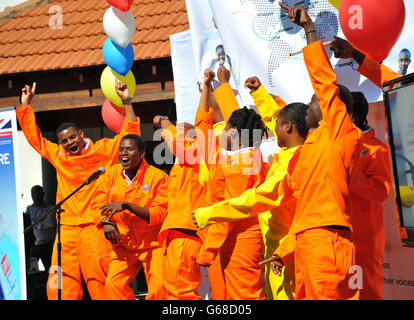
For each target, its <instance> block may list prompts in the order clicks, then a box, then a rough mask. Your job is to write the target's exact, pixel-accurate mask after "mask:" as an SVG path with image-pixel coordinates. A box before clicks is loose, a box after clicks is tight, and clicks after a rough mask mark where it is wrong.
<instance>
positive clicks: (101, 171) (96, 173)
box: [84, 167, 105, 185]
mask: <svg viewBox="0 0 414 320" xmlns="http://www.w3.org/2000/svg"><path fill="white" fill-rule="evenodd" d="M103 173H105V168H104V167H100V168H99V169H98V171H96V172H94V173H92V174H91V176H90V177H89V178H88V179H86V180H85V182H84V185H88V184H90V183H91V182H92V181H94V180H96V179H98V177H99V176H100V175H101V174H103Z"/></svg>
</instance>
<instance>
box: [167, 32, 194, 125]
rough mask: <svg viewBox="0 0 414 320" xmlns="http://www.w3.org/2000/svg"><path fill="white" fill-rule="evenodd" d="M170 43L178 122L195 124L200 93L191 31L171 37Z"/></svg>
mask: <svg viewBox="0 0 414 320" xmlns="http://www.w3.org/2000/svg"><path fill="white" fill-rule="evenodd" d="M170 43H171V63H172V69H173V74H174V91H175V104H176V109H177V122H188V123H191V124H194V120H195V114H196V112H197V108H198V104H199V101H200V93H199V91H198V87H197V73H196V71H195V70H196V66H195V61H194V53H193V44H192V41H191V33H190V31H189V30H187V31H184V32H180V33H177V34H172V35H170Z"/></svg>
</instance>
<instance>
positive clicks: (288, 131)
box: [194, 77, 308, 300]
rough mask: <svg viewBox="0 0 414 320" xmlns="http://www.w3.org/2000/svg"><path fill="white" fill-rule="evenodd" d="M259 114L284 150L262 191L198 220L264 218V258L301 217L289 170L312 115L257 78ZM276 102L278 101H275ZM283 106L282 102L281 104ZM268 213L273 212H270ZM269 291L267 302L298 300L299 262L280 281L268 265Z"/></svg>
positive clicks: (200, 214) (252, 85) (202, 211)
mask: <svg viewBox="0 0 414 320" xmlns="http://www.w3.org/2000/svg"><path fill="white" fill-rule="evenodd" d="M246 86H247V87H248V88H249V89H251V93H250V94H251V95H252V97H253V99H254V102H255V104H256V106H257V109H258V111H259V113H260V115H261V116H262V119H263V120H264V122H265V125H266V126H267V127H268V128H270V129H271V130H272V131H273V133H274V136H275V137H276V138H277V141H278V144H279V146H280V147H281V150H279V152H278V153H276V154H275V155H274V161H273V163H272V165H271V167H270V169H269V172H268V174H267V176H266V181H265V182H264V183H263V184H261V185H260V186H259V187H257V188H253V189H249V190H247V191H245V192H243V193H242V194H241V195H240V196H239V197H236V198H231V199H228V200H224V201H221V202H219V203H216V204H214V205H212V206H211V207H207V208H199V209H197V210H195V211H194V218H195V222H196V224H197V225H199V227H200V228H205V227H206V226H208V225H210V224H212V223H222V222H228V221H235V220H239V219H243V218H246V217H250V216H252V215H255V214H259V216H258V218H259V224H260V228H261V231H262V236H263V242H264V244H265V254H264V258H265V259H267V258H269V257H270V256H271V255H272V254H273V253H274V252H275V250H276V249H277V247H278V245H279V243H280V242H281V241H282V239H284V238H285V236H286V235H287V233H288V231H289V228H290V226H291V223H292V220H293V215H294V212H295V205H294V203H295V201H296V199H294V198H293V195H292V192H291V191H290V189H289V188H288V187H287V184H286V181H285V180H286V174H287V168H288V165H289V162H290V160H291V159H292V157H293V156H294V155H295V153H299V152H300V146H301V145H302V144H303V142H304V141H305V139H306V136H307V133H308V129H307V127H306V114H307V109H308V106H307V105H305V104H303V103H293V104H290V105H287V106H286V105H285V104H283V101H282V100H281V99H278V100H276V99H274V98H273V97H272V96H271V95H270V94H269V93H268V92H267V91H266V89H265V88H264V87H263V86H262V85H261V83H260V80H259V79H258V78H257V77H252V78H249V79H247V80H246ZM275 100H276V101H275ZM277 101H279V103H280V104H279V103H278V102H277ZM267 210H268V211H267ZM264 280H265V292H266V297H267V299H271V300H280V299H293V297H294V271H293V261H292V263H290V264H289V265H288V266H287V267H285V269H284V270H283V276H281V277H279V276H276V275H275V274H273V272H271V269H270V267H269V265H265V276H264Z"/></svg>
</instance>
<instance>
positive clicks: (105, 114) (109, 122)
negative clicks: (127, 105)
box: [101, 99, 125, 133]
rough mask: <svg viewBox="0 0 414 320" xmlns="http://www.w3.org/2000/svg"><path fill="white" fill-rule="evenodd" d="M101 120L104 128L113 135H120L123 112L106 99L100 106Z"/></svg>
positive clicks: (122, 109)
mask: <svg viewBox="0 0 414 320" xmlns="http://www.w3.org/2000/svg"><path fill="white" fill-rule="evenodd" d="M101 113H102V119H103V121H104V122H105V124H106V126H107V127H108V128H109V129H111V130H112V131H113V132H115V133H120V132H121V129H122V125H123V124H124V118H125V111H124V108H120V107H118V106H116V105H115V104H113V103H112V102H111V101H110V100H109V99H106V100H105V101H104V103H103V104H102V110H101Z"/></svg>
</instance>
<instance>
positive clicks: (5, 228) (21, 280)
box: [0, 110, 26, 300]
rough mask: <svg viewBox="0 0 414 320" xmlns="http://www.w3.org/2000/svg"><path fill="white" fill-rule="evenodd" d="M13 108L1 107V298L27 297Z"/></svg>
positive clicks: (17, 298) (15, 125)
mask: <svg viewBox="0 0 414 320" xmlns="http://www.w3.org/2000/svg"><path fill="white" fill-rule="evenodd" d="M17 150H18V148H17V123H16V114H15V112H14V110H0V181H1V183H0V203H1V207H0V300H3V299H4V300H22V299H26V265H25V247H24V235H23V210H22V207H21V188H20V176H19V170H18V163H19V159H18V154H17Z"/></svg>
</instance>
